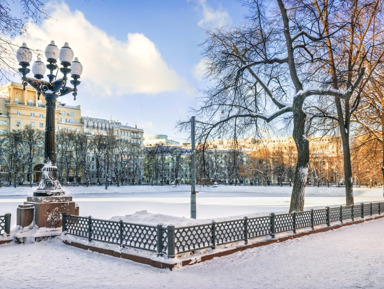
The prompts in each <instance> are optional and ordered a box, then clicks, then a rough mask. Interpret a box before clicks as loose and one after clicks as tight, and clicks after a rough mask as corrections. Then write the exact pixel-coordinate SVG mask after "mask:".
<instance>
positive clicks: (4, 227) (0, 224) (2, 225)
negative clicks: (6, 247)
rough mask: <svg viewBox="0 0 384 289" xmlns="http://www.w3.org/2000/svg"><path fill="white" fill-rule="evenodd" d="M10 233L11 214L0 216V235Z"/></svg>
mask: <svg viewBox="0 0 384 289" xmlns="http://www.w3.org/2000/svg"><path fill="white" fill-rule="evenodd" d="M10 233H11V214H5V215H3V216H0V236H1V235H5V234H6V235H9V234H10Z"/></svg>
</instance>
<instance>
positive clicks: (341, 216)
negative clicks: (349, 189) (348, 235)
mask: <svg viewBox="0 0 384 289" xmlns="http://www.w3.org/2000/svg"><path fill="white" fill-rule="evenodd" d="M340 223H343V206H340Z"/></svg>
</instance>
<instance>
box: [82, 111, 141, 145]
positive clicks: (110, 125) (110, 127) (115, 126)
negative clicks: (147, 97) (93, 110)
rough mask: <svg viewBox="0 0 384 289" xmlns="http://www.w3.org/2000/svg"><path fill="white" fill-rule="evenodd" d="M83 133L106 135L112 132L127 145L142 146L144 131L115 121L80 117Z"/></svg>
mask: <svg viewBox="0 0 384 289" xmlns="http://www.w3.org/2000/svg"><path fill="white" fill-rule="evenodd" d="M81 122H82V125H83V131H84V133H85V134H86V135H95V134H102V135H108V133H109V132H110V131H112V133H113V135H115V136H116V137H117V138H121V139H126V140H128V142H129V143H132V144H135V145H138V146H143V140H144V130H142V129H139V128H137V126H135V127H131V126H128V125H123V124H121V122H119V121H117V120H107V119H102V118H94V117H82V118H81Z"/></svg>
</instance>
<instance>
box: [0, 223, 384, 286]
mask: <svg viewBox="0 0 384 289" xmlns="http://www.w3.org/2000/svg"><path fill="white" fill-rule="evenodd" d="M383 235H384V220H383V219H380V220H376V221H371V222H366V223H363V224H358V225H353V226H349V227H344V228H341V229H337V230H334V231H329V232H326V233H320V234H316V235H311V236H306V237H303V238H300V239H295V240H292V241H287V242H284V243H277V244H273V245H269V246H265V247H260V248H255V249H249V250H246V251H243V252H239V253H235V254H233V255H230V256H227V257H221V258H215V259H213V260H211V261H207V262H204V263H201V264H196V265H193V266H188V267H183V268H180V269H175V270H174V271H169V270H164V269H156V268H153V267H150V266H146V265H141V264H137V263H133V262H131V261H128V260H122V259H117V258H114V257H110V256H105V255H101V254H98V253H93V252H90V251H84V250H80V249H76V248H73V247H69V246H66V245H64V244H62V243H61V241H60V239H54V240H51V241H43V242H40V243H35V244H26V245H16V244H6V245H1V246H0V256H1V262H0V272H1V277H0V284H1V285H0V287H1V288H71V289H75V288H156V289H157V288H186V289H187V288H223V289H225V288H284V289H287V288H311V289H313V288H321V289H323V288H377V289H381V288H383V282H384V270H383V266H384V258H383V254H382V251H383V246H384V240H383Z"/></svg>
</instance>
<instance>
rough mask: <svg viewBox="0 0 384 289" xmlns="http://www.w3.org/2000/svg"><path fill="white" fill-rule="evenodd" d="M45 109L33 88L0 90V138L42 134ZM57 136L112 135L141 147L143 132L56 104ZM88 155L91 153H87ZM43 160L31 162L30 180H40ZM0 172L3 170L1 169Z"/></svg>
mask: <svg viewBox="0 0 384 289" xmlns="http://www.w3.org/2000/svg"><path fill="white" fill-rule="evenodd" d="M45 117H46V107H45V98H44V97H43V96H40V98H39V97H38V96H37V93H36V91H35V89H34V88H33V87H31V86H26V87H25V90H24V89H23V85H22V84H20V83H14V82H11V83H8V84H6V85H4V86H2V87H0V135H7V134H8V133H10V132H12V131H15V132H20V131H22V130H23V129H24V128H25V127H26V126H31V127H32V128H34V129H36V130H40V131H42V132H43V131H45ZM55 121H56V123H55V127H56V133H59V132H60V131H64V132H77V133H84V134H85V135H87V136H89V137H92V136H94V135H100V134H101V135H108V134H109V133H113V135H114V136H116V138H119V139H124V140H127V141H128V142H129V143H131V144H133V145H134V146H136V147H138V148H141V147H142V146H143V140H144V131H143V130H142V129H139V128H137V126H135V127H131V126H128V125H123V124H122V123H121V122H119V121H115V120H106V119H100V118H92V117H83V116H82V115H81V107H80V105H77V106H70V105H67V104H65V103H63V102H60V101H57V102H56V111H55ZM90 153H91V152H90ZM43 163H44V160H43V157H39V158H38V159H37V160H36V163H34V165H33V167H34V175H33V181H34V182H38V181H39V179H40V170H41V168H42V166H43ZM1 171H3V172H4V171H5V170H4V168H2V169H1Z"/></svg>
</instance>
